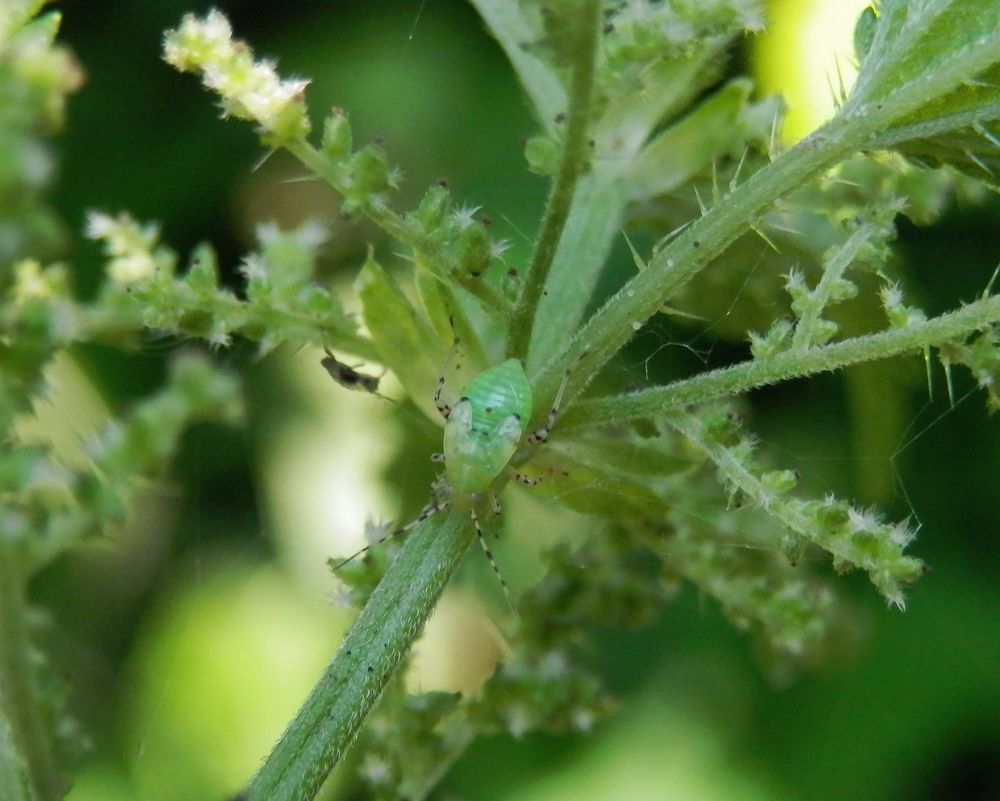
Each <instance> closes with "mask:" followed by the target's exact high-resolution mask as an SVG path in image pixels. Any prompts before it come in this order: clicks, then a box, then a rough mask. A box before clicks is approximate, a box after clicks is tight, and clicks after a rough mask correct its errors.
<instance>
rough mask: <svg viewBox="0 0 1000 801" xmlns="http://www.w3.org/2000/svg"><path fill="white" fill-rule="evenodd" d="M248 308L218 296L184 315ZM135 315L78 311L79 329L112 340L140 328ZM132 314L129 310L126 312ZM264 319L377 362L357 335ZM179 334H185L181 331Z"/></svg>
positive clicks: (290, 317) (277, 314)
mask: <svg viewBox="0 0 1000 801" xmlns="http://www.w3.org/2000/svg"><path fill="white" fill-rule="evenodd" d="M246 306H247V302H246V301H244V300H240V299H239V298H237V297H227V296H217V297H215V298H213V299H212V301H211V303H210V304H209V303H205V304H201V305H198V304H193V303H191V304H188V305H187V306H185V311H191V312H195V313H199V312H200V313H202V314H205V315H215V314H218V313H220V312H226V313H229V314H233V315H234V316H235V314H236V313H239V312H242V311H243V310H244V309H245V308H246ZM134 310H135V311H136V314H135V315H132V314H129V313H125V312H123V311H122V310H121V309H119V308H113V309H110V310H109V309H101V308H96V309H89V308H88V309H81V312H82V328H83V330H84V331H86V336H87V338H89V339H97V340H100V339H101V338H103V337H109V336H110V337H113V336H115V335H119V334H129V333H131V332H133V331H135V330H136V326H137V324H138V325H139V326H141V325H142V313H143V311H144V310H143V309H142V307H141V306H139V305H138V304H136V305H135V309H134ZM129 311H131V310H129ZM266 313H267V315H268V316H269V317H270V318H271V319H272V320H278V321H280V322H281V323H282V324H284V325H289V326H301V328H302V330H303V331H307V332H315V333H314V334H313V336H312V337H311V338H310V339H309V342H310V343H315V342H316V341H317V340H318V341H322V342H323V343H324V344H325V345H326V346H327V347H330V348H335V349H337V350H342V351H346V352H347V353H350V354H352V355H354V356H357V357H358V358H361V359H366V360H369V361H379V352H378V349H377V348H376V347H375V343H374V342H372V341H371V340H370V339H369V338H368V337H366V336H363V335H361V334H358V333H356V332H355V331H345V330H341V329H338V328H334V327H333V326H324V325H323V323H322V322H321V321H317V319H316V318H315V317H312V316H310V315H308V314H302V313H300V312H295V311H289V310H285V309H275V308H269V309H267V312H266ZM180 333H188V332H185V331H183V330H181V331H180Z"/></svg>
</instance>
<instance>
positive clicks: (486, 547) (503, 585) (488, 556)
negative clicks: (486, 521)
mask: <svg viewBox="0 0 1000 801" xmlns="http://www.w3.org/2000/svg"><path fill="white" fill-rule="evenodd" d="M469 517H471V518H472V525H473V526H475V529H476V539H478V540H479V544H480V546H481V547H482V549H483V553H484V554H486V560H487V561H488V562H489V563H490V567H492V568H493V573H494V575H496V577H497V581H499V582H500V587H501V588H502V589H503V597H504V598H505V599H506V600H507V606H509V607H510V611H511V614H513V615H514V619H515V620H518V619H519V617H518V614H517V609H515V608H514V601H513V600H512V599H511V597H510V589H509V588H508V587H507V582H506V581H504V578H503V575H502V574H501V573H500V568H499V566H498V565H497V563H496V560H495V559H494V558H493V553H492V551H490V546H489V545H487V544H486V537H485V536H484V535H483V529H482V527H481V526H480V525H479V518H478V517H477V516H476V510H475V509H470V510H469Z"/></svg>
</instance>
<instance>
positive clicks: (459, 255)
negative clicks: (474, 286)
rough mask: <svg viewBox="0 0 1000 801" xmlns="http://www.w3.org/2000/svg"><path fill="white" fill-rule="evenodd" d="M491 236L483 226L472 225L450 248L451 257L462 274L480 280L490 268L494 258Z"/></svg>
mask: <svg viewBox="0 0 1000 801" xmlns="http://www.w3.org/2000/svg"><path fill="white" fill-rule="evenodd" d="M490 245H491V242H490V235H489V234H488V233H487V232H486V228H485V227H483V226H482V225H470V226H469V227H468V228H466V229H464V230H463V231H462V232H461V233H459V234H458V236H457V237H456V238H455V240H454V242H452V244H451V246H450V247H449V252H450V255H451V257H452V258H453V259H454V261H455V264H456V266H457V267H458V269H459V270H461V271H462V272H464V273H466V274H468V275H471V276H472V277H473V278H478V277H479V276H481V275H482V274H483V273H484V272H486V268H487V267H489V266H490V261H491V260H492V258H493V250H492V248H491V246H490Z"/></svg>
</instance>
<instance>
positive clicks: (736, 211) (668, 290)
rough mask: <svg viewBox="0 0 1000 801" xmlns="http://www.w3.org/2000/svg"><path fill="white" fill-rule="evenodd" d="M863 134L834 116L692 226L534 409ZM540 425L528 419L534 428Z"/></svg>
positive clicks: (552, 375) (590, 372)
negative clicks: (563, 381)
mask: <svg viewBox="0 0 1000 801" xmlns="http://www.w3.org/2000/svg"><path fill="white" fill-rule="evenodd" d="M865 133H866V131H865V130H864V129H863V127H862V126H861V125H857V126H856V127H851V126H850V125H848V124H846V123H844V122H842V121H840V120H838V119H834V120H833V121H832V122H831V123H829V124H828V125H826V126H825V127H824V128H821V129H820V130H818V131H816V132H814V133H813V134H812V135H810V136H809V137H808V138H806V139H804V140H802V141H801V142H799V143H798V144H797V145H796V146H795V147H793V148H792V149H791V150H789V151H788V152H786V153H785V154H784V155H783V156H781V157H780V158H778V159H777V160H776V161H774V162H773V163H771V164H770V165H768V166H767V167H764V168H763V169H761V170H759V171H758V172H756V173H755V174H754V175H752V176H751V177H750V178H749V179H748V180H747V181H746V183H743V184H741V185H740V186H738V187H737V188H736V189H735V190H734V191H733V192H732V194H731V195H729V196H728V197H726V198H724V199H723V200H722V201H720V202H719V203H718V204H716V205H715V206H713V207H712V208H711V209H709V210H708V211H707V212H706V213H705V214H704V215H703V216H702V217H700V218H698V219H697V220H695V221H693V222H692V223H691V224H690V225H689V226H688V227H687V228H686V229H685V230H684V232H683V233H681V234H680V235H678V236H677V238H676V239H674V240H673V241H672V242H671V243H670V244H669V245H667V246H666V247H665V248H664V249H663V250H662V251H660V252H659V253H658V254H657V255H656V256H655V257H654V258H653V259H652V260H651V261H650V263H649V265H648V266H647V268H646V269H645V270H643V271H642V272H640V273H638V274H637V275H636V276H635V277H633V278H632V279H631V280H630V281H628V283H626V284H625V286H623V287H622V288H621V289H620V290H618V292H617V293H616V294H615V295H614V296H613V297H612V298H611V299H610V300H608V302H607V303H606V304H605V305H604V306H603V307H601V309H600V310H599V311H598V312H597V313H596V314H594V316H593V317H591V318H590V320H588V321H587V323H586V324H585V325H584V326H583V328H581V329H580V331H578V332H577V334H576V335H575V336H574V337H573V339H572V340H571V341H570V343H569V344H568V345H567V346H566V348H564V349H563V350H562V352H561V353H560V354H559V355H558V356H557V357H556V358H554V359H553V360H551V361H550V362H549V363H548V365H546V367H545V369H544V370H543V371H542V372H541V374H540V375H539V376H538V379H537V380H536V382H535V384H534V389H535V393H536V399H537V400H536V409H547V408H548V407H549V405H550V404H551V402H552V400H553V399H554V398H555V395H556V391H557V390H558V387H559V384H560V382H561V381H562V378H563V376H564V375H566V373H567V371H569V372H570V381H569V385H568V386H567V388H566V393H565V395H564V398H563V402H564V403H569V402H571V401H572V400H573V399H574V398H575V397H576V396H577V395H579V394H580V392H582V391H583V389H584V388H585V387H586V386H587V384H588V383H589V382H590V380H591V379H592V378H593V377H594V376H595V375H596V373H597V371H598V370H599V369H600V368H601V367H603V366H604V365H605V364H606V363H607V362H608V360H609V359H611V358H612V357H613V356H614V355H615V353H617V352H618V350H619V349H620V348H621V347H622V346H623V345H625V343H626V342H628V340H629V339H630V338H631V337H632V335H633V334H634V333H635V332H636V331H637V330H638V329H639V328H640V327H641V326H642V324H643V323H645V321H646V320H648V319H649V318H650V317H652V316H653V315H654V314H655V313H656V312H657V311H659V310H660V308H661V307H662V306H663V303H664V302H665V301H666V300H668V299H669V297H670V296H671V294H672V293H673V292H675V291H676V290H677V289H678V288H679V287H681V286H683V285H684V284H685V283H687V282H688V281H690V280H691V279H692V278H694V276H696V275H697V274H698V273H699V272H700V271H701V270H702V269H704V268H705V266H706V265H708V264H709V263H710V262H711V261H712V260H713V259H714V258H715V257H717V256H718V255H720V254H721V253H722V252H723V251H724V250H725V249H726V248H727V247H728V246H729V245H730V244H732V242H733V241H735V240H736V239H737V238H738V237H739V236H741V235H742V234H744V233H745V232H746V231H747V230H748V229H750V228H751V227H752V226H753V225H754V224H755V222H756V221H757V220H758V219H759V218H760V216H761V215H762V214H764V212H766V211H767V209H768V208H769V207H770V206H771V204H773V203H774V202H775V201H776V200H778V199H779V198H781V197H784V196H785V195H787V194H788V193H790V192H792V191H794V190H795V189H798V188H799V187H801V186H803V185H805V184H807V183H808V182H809V181H811V180H813V179H814V178H816V177H817V176H818V175H820V174H822V173H823V172H824V171H826V170H827V169H829V168H830V167H832V166H833V165H835V164H837V163H838V162H839V161H841V160H842V159H843V158H845V157H846V156H848V155H850V154H851V153H853V152H854V151H855V150H856V149H857V143H858V142H859V141H860V140H863V136H864V135H865ZM584 355H585V358H583V357H584ZM578 363H579V364H578ZM540 419H541V415H539V418H538V420H540ZM538 420H533V421H532V425H534V424H536V423H537V422H538Z"/></svg>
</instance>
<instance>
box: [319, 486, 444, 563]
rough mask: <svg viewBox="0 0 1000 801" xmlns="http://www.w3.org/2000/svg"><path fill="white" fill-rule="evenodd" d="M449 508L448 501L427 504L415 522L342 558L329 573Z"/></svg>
mask: <svg viewBox="0 0 1000 801" xmlns="http://www.w3.org/2000/svg"><path fill="white" fill-rule="evenodd" d="M449 506H450V503H449V502H448V501H444V502H442V503H429V504H427V506H425V507H424V508H423V511H422V512H421V513H420V514H419V515H418V516H417V518H416V519H415V520H412V521H410V522H409V523H407V524H406V525H405V526H401V527H400V528H397V529H395V530H394V531H390V532H389V533H388V534H386V535H384V536H382V537H379V538H378V539H377V540H375V541H374V542H369V543H368V544H367V545H366V546H365V547H364V548H359V549H358V550H356V551H355V552H354V553H352V554H351V555H350V556H347V557H344V558H343V559H341V560H340V561H339V562H337V564H335V565H334V566H333V567H332V568H331V571H332V572H334V573H336V572H337V571H338V570H340V568H342V567H343V566H344V565H346V564H349V563H350V562H353V561H354V560H355V559H357V558H358V557H359V556H361V555H362V554H363V553H365V552H366V551H368V550H369V549H370V548H375V547H377V546H379V545H382V544H383V543H385V542H388V541H389V540H391V539H395V538H396V537H398V536H400V535H401V534H405V533H406V532H407V531H409V530H410V529H411V528H414V527H416V526H419V525H420V524H421V523H423V522H424V521H425V520H426V519H427V518H428V517H431V516H432V515H436V514H437V513H438V512H443V511H444V510H445V509H447V508H448V507H449Z"/></svg>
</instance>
